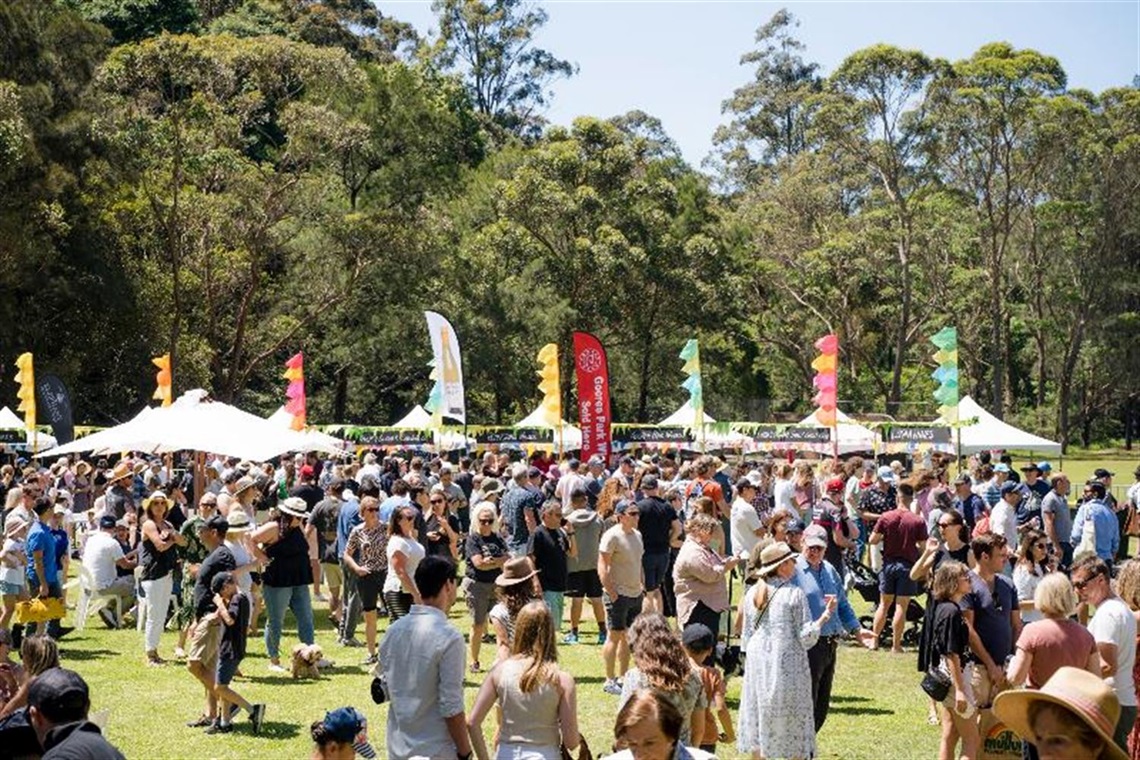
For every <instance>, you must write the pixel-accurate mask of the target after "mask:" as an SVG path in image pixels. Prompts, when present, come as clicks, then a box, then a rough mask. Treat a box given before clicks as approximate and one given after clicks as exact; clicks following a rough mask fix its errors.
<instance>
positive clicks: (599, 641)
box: [598, 631, 606, 646]
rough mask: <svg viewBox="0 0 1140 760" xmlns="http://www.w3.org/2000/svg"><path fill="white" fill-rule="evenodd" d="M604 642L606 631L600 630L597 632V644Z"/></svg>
mask: <svg viewBox="0 0 1140 760" xmlns="http://www.w3.org/2000/svg"><path fill="white" fill-rule="evenodd" d="M605 643H606V632H605V631H602V632H601V633H599V634H598V646H601V645H602V644H605Z"/></svg>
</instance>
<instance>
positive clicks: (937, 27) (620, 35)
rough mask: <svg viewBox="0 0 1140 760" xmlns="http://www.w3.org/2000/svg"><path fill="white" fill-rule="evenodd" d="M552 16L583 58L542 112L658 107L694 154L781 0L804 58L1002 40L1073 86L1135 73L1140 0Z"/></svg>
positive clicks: (955, 50) (394, 8) (827, 64)
mask: <svg viewBox="0 0 1140 760" xmlns="http://www.w3.org/2000/svg"><path fill="white" fill-rule="evenodd" d="M378 5H379V7H380V9H381V11H382V12H383V13H385V14H386V15H390V16H394V17H396V18H398V19H401V20H404V21H408V22H411V23H412V24H413V25H415V27H416V28H417V29H419V30H420V32H421V33H424V32H427V31H428V30H429V29H433V28H434V27H435V17H434V15H433V14H432V12H431V3H430V2H428V1H426V0H397V1H395V2H393V1H391V0H380V1H379V2H378ZM544 5H545V7H546V9H547V11H548V13H549V15H550V20H549V22H548V23H547V26H546V27H545V28H544V29H543V31H542V33H541V35H540V36H539V38H538V44H539V45H540V46H542V47H544V48H546V49H547V50H549V51H551V52H552V53H554V54H555V55H557V56H559V57H561V58H565V59H568V60H570V61H573V62H575V63H577V64H578V66H579V68H580V71H579V74H578V76H576V77H574V78H572V79H569V80H564V81H560V82H558V83H556V84H555V86H554V88H553V89H554V100H553V104H552V106H551V108H550V110H549V111H548V112H547V118H548V119H550V120H551V121H552V122H554V123H558V124H568V123H569V122H570V121H572V120H573V119H574V118H575V117H576V116H579V115H584V114H588V115H593V116H600V117H610V116H614V115H617V114H621V113H625V112H626V111H630V110H634V109H640V110H642V111H645V112H646V113H649V114H652V115H654V116H656V117H658V118H659V119H661V121H662V123H663V124H664V126H665V129H666V131H667V132H668V133H669V134H670V135H671V136H672V137H673V139H674V140H676V141H677V143H678V144H679V145H680V146H681V150H682V151H683V152H684V154H685V158H686V159H687V160H688V161H689V162H690V163H692V164H693V165H696V166H699V164H700V162H701V160H702V159H703V158H704V157H705V156H706V155H708V153H709V151H710V150H711V148H712V134H713V131H714V130H715V129H716V127H717V125H718V124H720V123H722V122H723V121H724V116H723V115H722V114H721V110H720V108H721V103H722V102H723V101H724V100H725V99H726V98H727V97H729V96H730V95H731V94H732V91H733V90H734V89H735V88H736V87H738V86H740V85H741V84H743V83H744V82H746V81H747V80H748V78H749V77H750V76H751V72H750V71H749V70H748V69H746V68H745V67H742V66H740V56H741V54H742V53H744V52H745V51H747V50H750V49H752V47H753V46H754V37H755V32H756V29H757V28H758V27H760V26H761V25H762V24H764V23H765V22H767V21H768V19H769V18H771V16H772V14H773V13H775V12H776V11H777V10H778V9H779V8H781V7H787V8H788V9H789V10H790V11H791V12H792V13H794V14H795V15H796V17H797V18H798V19H799V21H800V27H799V29H798V34H797V36H798V37H799V38H800V39H801V40H802V41H803V42H804V43H805V44H806V45H807V50H806V52H805V58H806V59H807V60H810V61H816V62H818V63H819V64H821V66H822V68H823V72H824V73H825V74H826V73H829V72H830V71H832V70H833V69H834V68H835V67H836V66H837V65H838V64H839V63H840V62H841V61H842V60H843V59H844V58H845V57H846V56H847V55H848V54H850V53H852V52H854V51H855V50H858V49H860V48H863V47H866V46H868V45H872V44H874V43H877V42H886V43H890V44H894V45H898V46H899V47H905V48H915V49H919V50H922V51H923V52H925V53H927V54H928V55H931V56H938V57H942V58H948V59H951V60H958V59H961V58H965V57H968V56H969V55H970V54H972V53H973V52H974V51H975V50H977V49H978V48H979V47H980V46H981V45H983V44H984V43H986V42H993V41H997V40H1005V41H1008V42H1010V43H1012V44H1013V45H1014V46H1015V47H1018V48H1034V49H1036V50H1039V51H1041V52H1043V53H1047V54H1049V55H1053V56H1055V57H1057V58H1058V59H1059V60H1060V61H1061V64H1062V65H1063V66H1064V68H1065V71H1066V72H1067V73H1068V76H1069V86H1070V87H1071V88H1076V87H1081V88H1086V89H1090V90H1093V91H1095V92H1099V91H1101V90H1104V89H1106V88H1108V87H1115V86H1119V85H1127V84H1129V83H1130V82H1131V81H1132V77H1133V76H1134V75H1136V74H1137V73H1140V0H1121V1H1119V2H1102V1H1099V0H1087V1H1085V2H1040V1H1037V2H1034V1H1025V2H1017V1H1013V2H968V1H964V0H959V1H958V2H855V1H849V2H843V1H842V0H834V1H832V2H799V3H768V2H718V1H717V0H700V1H692V2H666V1H664V0H659V1H657V2H635V1H632V0H629V1H626V2H617V1H615V0H606V1H605V2H592V1H590V0H563V1H562V2H546V3H544Z"/></svg>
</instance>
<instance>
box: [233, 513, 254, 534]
mask: <svg viewBox="0 0 1140 760" xmlns="http://www.w3.org/2000/svg"><path fill="white" fill-rule="evenodd" d="M226 522H228V523H229V524H230V527H229V530H227V531H226V532H227V533H244V532H245V531H247V530H250V529H251V528H252V527H253V520H251V519H250V517H249V515H247V514H246V513H245V510H243V509H237V508H234V509H231V510H230V513H229V514H228V515H226Z"/></svg>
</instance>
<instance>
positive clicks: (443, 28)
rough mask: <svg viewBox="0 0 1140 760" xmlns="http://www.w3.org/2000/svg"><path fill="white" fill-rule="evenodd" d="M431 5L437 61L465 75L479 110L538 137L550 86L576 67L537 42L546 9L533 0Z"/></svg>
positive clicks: (455, 0)
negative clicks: (436, 25)
mask: <svg viewBox="0 0 1140 760" xmlns="http://www.w3.org/2000/svg"><path fill="white" fill-rule="evenodd" d="M432 9H433V10H434V11H435V12H436V14H437V15H438V17H439V41H438V46H437V51H436V56H437V61H438V62H439V64H440V65H441V66H442V67H443V68H444V69H448V70H457V71H459V72H460V73H461V74H462V75H463V77H464V80H465V81H466V83H467V88H468V91H469V92H470V93H471V100H472V102H473V103H474V104H475V109H476V110H477V111H478V112H479V113H480V114H482V115H483V116H484V117H485V118H486V119H488V120H489V121H490V122H491V123H492V124H494V125H496V126H497V127H499V128H501V129H503V130H506V131H507V132H508V133H511V134H515V135H524V136H529V137H534V136H536V135H537V134H538V132H539V131H540V130H541V128H542V125H543V124H544V119H543V117H542V111H543V109H545V108H546V106H547V105H548V104H549V102H550V98H551V97H552V92H551V91H550V86H551V84H553V82H555V81H556V80H558V79H562V78H566V77H570V76H573V75H574V74H576V73H577V71H578V67H577V66H576V65H575V64H573V63H570V62H569V61H565V60H562V59H561V58H558V57H556V56H555V55H554V54H553V53H551V52H549V51H547V50H543V49H542V48H539V47H536V46H535V44H534V37H535V35H536V34H537V33H538V31H539V30H540V29H541V28H542V27H543V26H544V25H545V24H546V21H547V13H546V11H545V10H544V9H543V8H542V7H541V6H539V5H537V4H536V3H534V2H532V0H433V2H432Z"/></svg>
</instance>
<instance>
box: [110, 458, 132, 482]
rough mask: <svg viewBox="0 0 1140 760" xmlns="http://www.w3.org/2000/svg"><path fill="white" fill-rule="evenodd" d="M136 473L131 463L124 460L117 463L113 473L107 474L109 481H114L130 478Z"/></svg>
mask: <svg viewBox="0 0 1140 760" xmlns="http://www.w3.org/2000/svg"><path fill="white" fill-rule="evenodd" d="M133 475H134V471H133V470H131V463H130V462H128V461H126V460H123V461H121V462H119V463H118V464H116V465H115V469H113V470H111V474H110V475H108V476H107V483H114V482H115V481H118V480H122V479H123V478H129V477H132V476H133Z"/></svg>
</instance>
